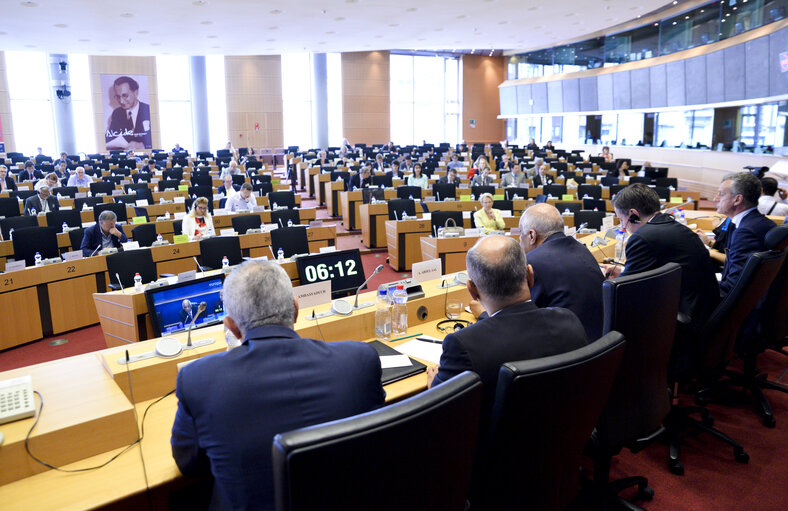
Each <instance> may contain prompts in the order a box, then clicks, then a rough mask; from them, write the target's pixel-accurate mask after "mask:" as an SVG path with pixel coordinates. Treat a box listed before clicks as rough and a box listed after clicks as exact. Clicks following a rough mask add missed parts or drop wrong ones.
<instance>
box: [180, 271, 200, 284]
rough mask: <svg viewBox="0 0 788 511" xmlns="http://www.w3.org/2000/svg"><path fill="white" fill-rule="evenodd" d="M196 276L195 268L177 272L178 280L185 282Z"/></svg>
mask: <svg viewBox="0 0 788 511" xmlns="http://www.w3.org/2000/svg"><path fill="white" fill-rule="evenodd" d="M196 278H197V270H189V271H185V272H182V273H179V274H178V282H187V281H189V280H194V279H196Z"/></svg>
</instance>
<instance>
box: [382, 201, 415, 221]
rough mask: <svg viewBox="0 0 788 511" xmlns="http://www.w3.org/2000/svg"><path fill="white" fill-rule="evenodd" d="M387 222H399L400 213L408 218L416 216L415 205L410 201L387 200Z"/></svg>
mask: <svg viewBox="0 0 788 511" xmlns="http://www.w3.org/2000/svg"><path fill="white" fill-rule="evenodd" d="M388 208H389V220H401V219H402V213H403V212H404V213H407V215H408V216H415V215H416V203H415V201H413V200H411V199H389V201H388Z"/></svg>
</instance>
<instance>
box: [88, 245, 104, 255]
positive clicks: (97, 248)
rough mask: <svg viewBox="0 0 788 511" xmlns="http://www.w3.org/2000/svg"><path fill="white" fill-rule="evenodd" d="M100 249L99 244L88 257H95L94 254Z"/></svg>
mask: <svg viewBox="0 0 788 511" xmlns="http://www.w3.org/2000/svg"><path fill="white" fill-rule="evenodd" d="M100 248H101V243H99V246H97V247H96V250H94V251H93V252H91V253H90V255H89V256H88V257H93V256H94V255H96V252H98V251H99V249H100Z"/></svg>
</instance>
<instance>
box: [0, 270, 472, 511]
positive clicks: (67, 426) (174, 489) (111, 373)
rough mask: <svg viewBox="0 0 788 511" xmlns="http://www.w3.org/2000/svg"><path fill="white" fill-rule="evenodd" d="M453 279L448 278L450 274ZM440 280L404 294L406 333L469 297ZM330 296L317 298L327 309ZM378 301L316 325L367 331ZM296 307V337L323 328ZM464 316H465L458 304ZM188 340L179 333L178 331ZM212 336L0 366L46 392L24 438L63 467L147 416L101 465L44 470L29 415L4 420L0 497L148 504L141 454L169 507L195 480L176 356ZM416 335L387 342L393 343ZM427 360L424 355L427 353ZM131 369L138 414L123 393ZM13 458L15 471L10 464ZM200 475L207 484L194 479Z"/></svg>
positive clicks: (202, 351)
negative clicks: (172, 352) (160, 350)
mask: <svg viewBox="0 0 788 511" xmlns="http://www.w3.org/2000/svg"><path fill="white" fill-rule="evenodd" d="M447 278H450V277H447ZM441 280H442V279H435V280H432V281H428V282H426V283H423V286H424V291H425V295H426V296H425V297H424V298H420V299H417V300H413V301H411V302H408V313H409V318H410V325H411V327H410V328H409V331H408V334H422V335H432V336H435V337H438V338H443V336H444V334H442V333H441V332H439V331H438V330H437V329H436V328H435V325H436V324H437V323H438V322H439V321H441V320H442V319H444V300H445V296H446V294H448V297H449V298H458V299H460V300H462V301H463V302H464V303H468V301H469V300H470V296H469V294H468V291H467V289H466V288H465V286H454V287H451V288H449V289H448V292H447V291H446V290H443V289H439V288H438V285H439V284H440V282H441ZM374 298H375V296H374V292H368V293H363V294H362V295H361V298H360V300H361V301H362V302H364V301H370V300H372V301H374ZM422 305H423V306H425V307H426V308H427V311H428V312H427V317H426V318H425V320H423V321H420V320H418V319H417V318H416V309H417V308H418V307H419V306H422ZM329 307H330V306H329V304H325V305H322V306H318V307H316V309H317V310H318V312H320V311H323V310H327V309H328V308H329ZM374 315H375V307H370V308H368V309H362V310H359V311H356V312H354V313H353V315H351V316H349V317H338V316H331V317H328V318H324V319H321V320H320V331H322V334H323V335H325V340H327V341H338V340H345V339H347V338H348V333H349V332H352V337H353V338H354V339H361V340H373V338H374ZM306 316H307V314H305V311H302V313H301V314H300V317H299V320H298V321H297V322H296V325H295V330H296V331H297V332H298V333H299V334H300V335H301V336H302V337H311V338H316V339H321V338H322V336H321V334H320V331H319V330H318V329H317V327H316V326H315V324H314V321H310V320H309V319H307V318H306ZM463 318H464V319H471V317H470V315H468V314H466V313H463ZM174 337H176V338H178V339H179V340H180V341H181V342H185V339H186V335H185V334H175V335H174ZM209 337H210V338H213V339H215V341H216V342H215V343H213V344H210V345H207V346H203V347H200V348H196V349H194V350H192V351H187V352H184V353H182V354H181V355H179V356H178V357H175V358H172V359H158V358H156V359H148V360H144V361H140V362H136V363H134V364H132V365H131V366H130V367H129V370H130V372H129V373H127V372H126V367H125V365H121V364H118V359H121V358H124V357H125V350H126V349H128V351H129V353H130V354H131V355H134V354H136V353H141V352H146V351H150V350H153V349H154V347H155V342H156V340H148V341H143V342H140V343H138V344H135V345H133V346H122V347H117V348H108V349H105V350H101V351H98V352H94V353H88V354H85V355H79V356H76V357H70V358H66V359H61V360H57V361H54V362H47V363H44V364H38V365H35V366H29V367H24V368H20V369H15V370H13V371H6V372H4V373H0V379H7V378H13V377H16V376H21V375H25V374H30V375H31V376H32V378H33V387H34V388H35V389H36V390H37V391H39V392H40V393H41V395H42V396H43V398H44V399H45V401H46V406H45V407H44V410H43V413H42V415H41V421H40V422H39V424H38V426H37V427H36V430H35V431H34V432H33V434H32V435H31V438H30V448H31V450H32V451H33V452H34V453H35V454H36V455H37V456H39V457H40V458H42V459H44V460H47V461H53V462H55V463H56V464H58V465H60V466H63V468H66V469H78V468H84V467H89V466H94V465H98V464H101V463H103V462H105V461H106V460H108V459H109V458H111V457H112V456H114V455H116V454H118V453H119V452H120V451H121V450H122V449H123V447H122V446H124V445H128V444H130V443H131V442H133V441H134V439H135V438H136V435H137V433H136V428H135V426H136V425H139V424H140V423H141V422H142V421H143V415H144V413H145V411H146V409H147V408H148V406H150V410H149V411H148V414H147V416H146V417H145V418H144V428H145V436H144V438H143V439H142V441H141V443H140V445H139V446H134V447H132V448H131V449H130V450H129V451H128V452H126V453H124V454H122V455H121V456H119V457H118V458H117V459H116V460H115V461H113V462H111V463H109V464H108V465H107V466H105V467H102V468H100V469H97V470H92V471H87V472H81V473H72V474H67V473H62V472H57V471H54V470H47V469H45V468H44V467H43V466H41V465H38V464H36V463H34V462H33V461H31V460H30V459H29V458H28V457H27V455H26V454H25V451H24V437H25V435H26V434H27V432H28V430H29V429H30V427H31V425H32V423H33V420H34V419H32V418H30V419H25V420H21V421H17V422H14V423H10V424H5V425H2V426H0V430H1V431H3V433H4V434H5V435H6V439H5V444H4V445H3V447H2V451H1V452H2V454H0V485H1V486H0V502H4V503H11V504H12V505H13V509H24V510H26V511H35V510H50V509H59V510H82V509H113V510H118V509H123V510H127V509H128V510H132V509H134V510H136V509H145V508H147V498H146V494H145V491H146V484H145V478H144V476H143V465H142V462H141V460H140V449H141V454H142V456H143V457H144V460H145V469H146V472H147V478H148V483H149V485H150V489H151V496H152V500H153V509H156V510H160V509H161V510H164V509H170V508H171V507H172V505H173V501H172V500H171V499H177V493H178V490H179V489H181V488H183V487H184V486H186V485H188V484H190V483H194V481H193V480H190V479H187V478H184V477H183V476H181V474H180V471H179V470H178V468H177V466H176V464H175V461H174V460H173V458H172V454H171V447H170V436H171V430H172V424H173V421H174V418H175V412H176V409H177V399H176V398H175V396H174V395H168V396H167V397H165V398H163V399H161V401H159V402H158V403H155V404H154V401H156V400H157V399H159V398H160V397H161V396H164V395H165V394H166V393H167V392H169V391H171V390H173V389H174V388H175V379H176V375H177V364H179V363H181V362H184V361H187V360H191V359H194V358H198V357H201V356H206V355H208V354H211V353H216V352H221V351H224V350H225V349H226V348H227V346H226V343H225V340H224V331H223V328H222V327H221V326H213V327H207V328H204V329H200V330H195V331H194V332H193V333H192V338H193V339H194V340H199V339H204V338H209ZM410 340H412V339H407V340H402V341H396V342H393V343H386V344H388V345H391V346H397V345H400V344H403V343H405V342H408V341H410ZM425 363H426V362H425ZM129 378H131V381H132V385H133V390H134V397H135V399H136V412H137V419H138V421H139V422H138V423H137V424H135V422H134V420H135V417H134V408H133V405H132V403H131V401H130V399H129V392H128V390H129V388H128V381H129ZM426 382H427V376H426V373H425V372H422V373H420V374H418V375H415V376H412V377H410V378H406V379H403V380H400V381H397V382H394V383H392V384H389V385H386V386H385V387H384V389H385V390H386V401H387V402H388V403H391V402H395V401H398V400H401V399H403V398H406V397H409V396H412V395H414V394H417V393H419V392H421V391H423V390H424V389H425V388H426ZM11 467H13V470H11ZM197 484H204V483H203V482H200V481H198V482H197Z"/></svg>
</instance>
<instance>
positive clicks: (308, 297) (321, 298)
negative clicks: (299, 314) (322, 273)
mask: <svg viewBox="0 0 788 511" xmlns="http://www.w3.org/2000/svg"><path fill="white" fill-rule="evenodd" d="M293 296H295V298H296V300H297V301H298V308H299V309H301V310H304V309H306V308H309V307H315V306H317V305H322V304H324V303H329V302H330V301H331V281H330V280H325V281H323V282H315V283H314V284H307V285H304V286H298V287H295V288H293Z"/></svg>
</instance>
